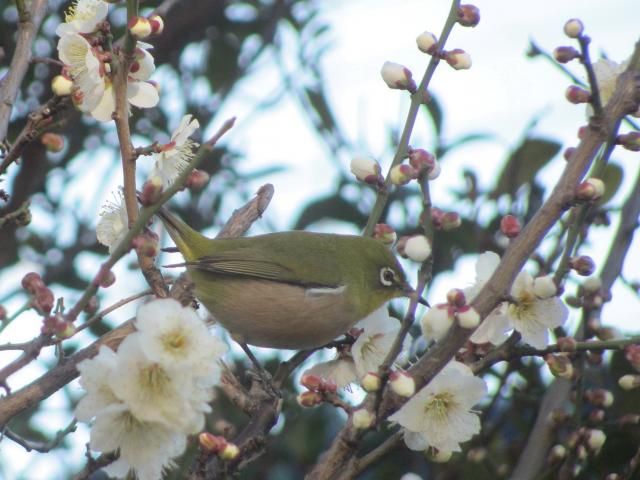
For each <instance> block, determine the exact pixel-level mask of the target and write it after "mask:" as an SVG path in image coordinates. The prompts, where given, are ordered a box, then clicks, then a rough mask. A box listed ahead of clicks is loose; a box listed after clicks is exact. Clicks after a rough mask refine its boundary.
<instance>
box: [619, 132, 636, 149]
mask: <svg viewBox="0 0 640 480" xmlns="http://www.w3.org/2000/svg"><path fill="white" fill-rule="evenodd" d="M616 143H617V144H618V145H622V147H623V148H625V149H626V150H629V151H631V152H640V132H629V133H623V134H622V135H618V136H617V137H616Z"/></svg>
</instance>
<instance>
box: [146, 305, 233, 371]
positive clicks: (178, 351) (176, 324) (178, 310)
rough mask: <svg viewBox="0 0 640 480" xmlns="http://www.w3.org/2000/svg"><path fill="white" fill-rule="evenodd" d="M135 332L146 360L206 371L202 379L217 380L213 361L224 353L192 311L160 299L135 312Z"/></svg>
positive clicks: (220, 343) (224, 347)
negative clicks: (136, 331) (201, 368)
mask: <svg viewBox="0 0 640 480" xmlns="http://www.w3.org/2000/svg"><path fill="white" fill-rule="evenodd" d="M135 325H136V329H137V330H138V332H139V333H140V338H141V342H140V346H141V349H142V351H143V352H144V353H145V354H146V356H147V357H148V358H149V359H150V360H152V361H154V362H158V363H161V364H163V365H173V366H175V367H180V366H183V365H190V366H191V367H190V368H193V366H195V367H196V368H199V367H207V368H206V370H204V371H203V372H202V374H203V375H207V376H213V377H214V378H215V381H217V379H218V378H219V377H220V368H219V366H218V363H217V361H216V360H217V359H218V358H219V357H220V356H222V355H223V354H224V353H225V352H226V351H227V346H226V345H225V344H224V343H223V342H222V341H221V340H219V339H218V338H216V337H214V336H212V335H209V332H208V331H207V326H206V325H205V323H204V322H203V321H202V319H201V318H200V317H199V316H198V314H197V313H196V311H195V310H194V309H193V308H189V307H183V306H182V305H181V304H180V302H178V301H176V300H174V299H171V298H163V299H158V300H155V301H153V302H149V303H147V304H145V305H143V306H141V307H140V308H139V309H138V314H137V316H136V323H135Z"/></svg>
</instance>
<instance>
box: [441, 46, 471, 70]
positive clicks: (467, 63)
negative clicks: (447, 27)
mask: <svg viewBox="0 0 640 480" xmlns="http://www.w3.org/2000/svg"><path fill="white" fill-rule="evenodd" d="M444 60H445V61H446V62H447V63H448V64H449V66H450V67H452V68H453V69H454V70H468V69H469V68H471V65H472V62H471V55H469V54H468V53H467V52H465V51H464V50H462V49H460V48H455V49H453V50H451V51H448V52H445V53H444Z"/></svg>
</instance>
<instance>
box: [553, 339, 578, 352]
mask: <svg viewBox="0 0 640 480" xmlns="http://www.w3.org/2000/svg"><path fill="white" fill-rule="evenodd" d="M557 345H558V349H559V350H560V351H561V352H575V351H576V348H577V346H578V341H577V340H576V339H575V338H573V337H560V338H558V341H557Z"/></svg>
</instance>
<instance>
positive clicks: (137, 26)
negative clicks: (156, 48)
mask: <svg viewBox="0 0 640 480" xmlns="http://www.w3.org/2000/svg"><path fill="white" fill-rule="evenodd" d="M127 27H128V28H129V32H131V35H133V36H134V37H135V38H137V39H142V38H146V37H148V36H149V35H151V32H152V28H151V22H149V20H148V19H146V18H144V17H133V18H132V19H131V20H129V23H128V25H127Z"/></svg>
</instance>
